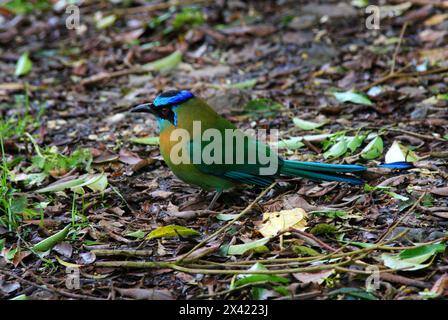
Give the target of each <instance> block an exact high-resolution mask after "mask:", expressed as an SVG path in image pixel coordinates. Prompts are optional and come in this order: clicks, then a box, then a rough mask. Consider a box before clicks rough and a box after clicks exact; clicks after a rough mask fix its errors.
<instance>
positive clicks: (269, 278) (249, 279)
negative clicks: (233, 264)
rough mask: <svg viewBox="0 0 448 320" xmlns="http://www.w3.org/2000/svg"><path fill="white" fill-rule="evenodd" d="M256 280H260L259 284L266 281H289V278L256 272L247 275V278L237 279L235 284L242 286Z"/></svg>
mask: <svg viewBox="0 0 448 320" xmlns="http://www.w3.org/2000/svg"><path fill="white" fill-rule="evenodd" d="M254 282H258V284H260V283H266V282H271V283H288V282H289V279H287V278H284V277H279V276H275V275H270V274H255V275H250V276H248V277H245V278H242V279H239V280H237V281H235V283H234V286H235V287H240V286H243V285H245V284H249V283H254Z"/></svg>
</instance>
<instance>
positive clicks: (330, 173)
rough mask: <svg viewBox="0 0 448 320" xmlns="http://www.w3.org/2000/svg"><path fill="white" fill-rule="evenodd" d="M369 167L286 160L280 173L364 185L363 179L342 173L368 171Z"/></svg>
mask: <svg viewBox="0 0 448 320" xmlns="http://www.w3.org/2000/svg"><path fill="white" fill-rule="evenodd" d="M366 170H367V168H366V167H364V166H360V165H352V164H331V163H320V162H303V161H292V160H285V161H284V162H283V165H282V167H281V169H280V174H283V175H286V176H298V177H303V178H308V179H312V180H317V181H321V180H323V181H338V182H345V183H351V184H356V185H362V184H363V183H364V181H363V180H362V179H359V178H356V177H353V176H350V175H344V174H342V173H357V172H363V171H366Z"/></svg>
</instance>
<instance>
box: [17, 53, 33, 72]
mask: <svg viewBox="0 0 448 320" xmlns="http://www.w3.org/2000/svg"><path fill="white" fill-rule="evenodd" d="M32 68H33V62H32V61H31V60H30V57H29V53H28V52H25V53H24V54H22V55H21V56H20V58H19V60H18V61H17V64H16V71H15V73H14V74H15V75H16V76H17V77H20V76H24V75H26V74H28V73H29V72H30V71H31V69H32Z"/></svg>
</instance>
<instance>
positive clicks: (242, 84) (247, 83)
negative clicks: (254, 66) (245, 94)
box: [227, 79, 257, 90]
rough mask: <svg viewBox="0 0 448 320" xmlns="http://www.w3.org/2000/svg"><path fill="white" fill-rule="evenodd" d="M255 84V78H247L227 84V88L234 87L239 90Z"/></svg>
mask: <svg viewBox="0 0 448 320" xmlns="http://www.w3.org/2000/svg"><path fill="white" fill-rule="evenodd" d="M256 84H257V79H249V80H245V81H241V82H237V83H233V84H230V85H228V86H227V87H228V88H236V89H240V90H247V89H252V88H253V87H255V85H256Z"/></svg>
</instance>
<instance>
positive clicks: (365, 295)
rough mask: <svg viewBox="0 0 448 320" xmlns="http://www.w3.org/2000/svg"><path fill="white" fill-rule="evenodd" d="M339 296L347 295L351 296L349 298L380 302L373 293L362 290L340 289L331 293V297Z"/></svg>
mask: <svg viewBox="0 0 448 320" xmlns="http://www.w3.org/2000/svg"><path fill="white" fill-rule="evenodd" d="M338 294H345V295H349V296H352V297H355V298H360V299H364V300H378V298H377V297H375V296H374V295H373V294H372V293H370V292H367V291H365V290H363V289H360V288H340V289H337V290H334V291H332V292H330V293H329V295H330V296H334V295H338Z"/></svg>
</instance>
